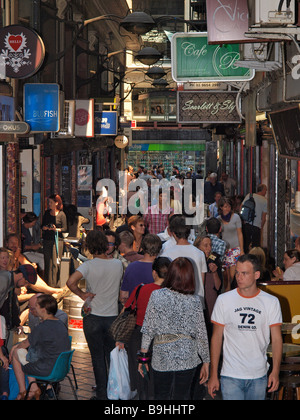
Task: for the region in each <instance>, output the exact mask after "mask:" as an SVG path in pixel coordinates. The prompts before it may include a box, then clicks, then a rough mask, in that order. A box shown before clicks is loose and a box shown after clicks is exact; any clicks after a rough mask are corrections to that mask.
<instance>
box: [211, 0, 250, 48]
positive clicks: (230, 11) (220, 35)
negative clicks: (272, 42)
mask: <svg viewBox="0 0 300 420" xmlns="http://www.w3.org/2000/svg"><path fill="white" fill-rule="evenodd" d="M206 13H207V33H208V42H209V43H210V44H211V43H212V44H220V43H224V42H230V43H234V42H250V43H252V42H255V40H254V39H251V38H246V37H245V32H248V30H249V10H248V2H247V0H206ZM256 42H257V40H256Z"/></svg>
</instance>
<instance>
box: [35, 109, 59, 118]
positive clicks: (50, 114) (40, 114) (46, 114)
mask: <svg viewBox="0 0 300 420" xmlns="http://www.w3.org/2000/svg"><path fill="white" fill-rule="evenodd" d="M32 116H33V118H57V117H58V111H46V110H45V111H33V113H32Z"/></svg>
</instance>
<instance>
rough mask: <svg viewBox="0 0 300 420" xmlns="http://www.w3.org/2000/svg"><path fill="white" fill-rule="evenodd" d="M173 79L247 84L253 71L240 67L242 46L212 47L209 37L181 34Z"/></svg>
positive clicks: (175, 41) (173, 59)
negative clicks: (236, 63)
mask: <svg viewBox="0 0 300 420" xmlns="http://www.w3.org/2000/svg"><path fill="white" fill-rule="evenodd" d="M171 47H172V57H171V62H172V77H173V79H174V80H175V81H176V82H177V83H182V82H230V81H235V82H245V81H249V80H252V79H253V77H254V75H255V71H254V70H253V69H248V68H243V67H238V66H236V65H235V62H236V61H238V60H240V46H239V44H224V45H208V40H207V34H206V33H190V32H187V33H177V34H175V35H173V38H172V42H171Z"/></svg>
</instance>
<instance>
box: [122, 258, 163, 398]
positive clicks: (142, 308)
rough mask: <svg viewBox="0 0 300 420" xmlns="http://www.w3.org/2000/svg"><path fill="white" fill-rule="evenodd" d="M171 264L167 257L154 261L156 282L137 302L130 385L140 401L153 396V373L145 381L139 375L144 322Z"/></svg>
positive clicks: (130, 346)
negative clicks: (138, 359)
mask: <svg viewBox="0 0 300 420" xmlns="http://www.w3.org/2000/svg"><path fill="white" fill-rule="evenodd" d="M170 264H171V261H170V260H169V258H165V257H158V258H156V259H155V260H154V262H153V265H152V269H153V271H152V275H153V279H154V282H153V283H151V284H145V285H143V286H142V288H141V289H140V293H139V296H138V300H137V318H136V326H135V329H134V331H133V333H132V336H131V338H130V341H129V344H128V365H129V375H130V385H131V390H132V391H134V390H135V389H136V390H137V392H138V398H139V400H148V399H149V395H150V396H151V390H152V396H153V383H152V376H151V371H150V372H149V374H150V375H149V379H150V380H147V379H144V378H142V376H141V375H140V374H139V373H138V362H137V357H136V354H137V352H138V350H139V349H140V348H141V342H142V333H141V328H142V326H143V321H144V317H145V313H146V309H147V305H148V301H149V299H150V296H151V293H152V292H153V290H157V289H160V288H161V285H162V283H163V282H164V280H165V277H166V274H167V271H168V267H169V265H170ZM138 287H139V286H137V287H136V288H135V289H134V290H133V291H132V293H131V295H130V296H129V298H128V300H127V302H126V304H125V308H129V306H131V305H132V304H135V293H136V290H137V288H138ZM116 345H117V346H119V347H120V348H124V344H123V343H116Z"/></svg>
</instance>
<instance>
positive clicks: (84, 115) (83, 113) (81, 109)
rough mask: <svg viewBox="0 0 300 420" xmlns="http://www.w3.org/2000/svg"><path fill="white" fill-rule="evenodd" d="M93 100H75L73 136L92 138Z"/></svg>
mask: <svg viewBox="0 0 300 420" xmlns="http://www.w3.org/2000/svg"><path fill="white" fill-rule="evenodd" d="M94 120H95V119H94V99H87V100H76V111H75V136H76V137H94Z"/></svg>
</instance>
